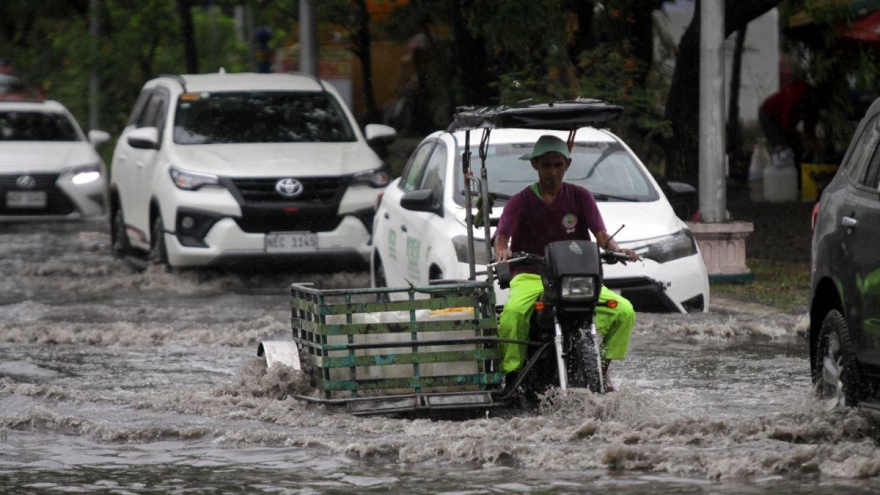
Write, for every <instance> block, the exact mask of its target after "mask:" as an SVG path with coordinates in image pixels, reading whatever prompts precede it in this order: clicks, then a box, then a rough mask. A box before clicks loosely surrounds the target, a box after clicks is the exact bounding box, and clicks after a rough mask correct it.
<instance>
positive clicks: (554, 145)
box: [519, 134, 571, 160]
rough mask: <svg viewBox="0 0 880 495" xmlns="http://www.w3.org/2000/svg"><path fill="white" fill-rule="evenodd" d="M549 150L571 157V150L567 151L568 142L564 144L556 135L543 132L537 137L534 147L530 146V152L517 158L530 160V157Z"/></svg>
mask: <svg viewBox="0 0 880 495" xmlns="http://www.w3.org/2000/svg"><path fill="white" fill-rule="evenodd" d="M551 151H555V152H557V153H561V154H562V156H564V157H565V158H571V152H569V151H568V144H566V142H565V141H563V140H561V139H559V138H558V137H556V136H551V135H549V134H545V135H543V136H541V137H539V138H538V142H536V143H535V147H534V148H532V152H531V153H530V154H527V155H523V156H521V157H519V159H520V160H531V159H532V158H538V157H539V156H541V155H543V154H544V153H549V152H551Z"/></svg>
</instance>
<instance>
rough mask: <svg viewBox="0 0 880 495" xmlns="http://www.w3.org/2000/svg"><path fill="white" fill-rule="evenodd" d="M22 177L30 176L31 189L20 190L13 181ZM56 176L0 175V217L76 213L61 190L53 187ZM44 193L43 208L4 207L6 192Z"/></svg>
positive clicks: (73, 206)
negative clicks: (31, 178)
mask: <svg viewBox="0 0 880 495" xmlns="http://www.w3.org/2000/svg"><path fill="white" fill-rule="evenodd" d="M22 175H30V176H31V177H33V178H34V180H35V181H36V185H35V186H34V187H33V188H31V189H21V188H20V187H18V186H17V185H16V184H15V181H16V180H17V179H18V178H19V177H21V176H22ZM57 181H58V174H14V175H0V191H2V192H3V194H2V195H0V215H8V216H15V215H21V216H33V215H69V214H71V213H73V212H74V211H76V206H75V205H74V204H73V202H72V201H71V200H70V198H68V197H67V195H66V194H64V192H63V191H61V189H58V188H57V187H55V182H57ZM25 190H27V191H46V207H45V208H9V207H7V206H6V191H25Z"/></svg>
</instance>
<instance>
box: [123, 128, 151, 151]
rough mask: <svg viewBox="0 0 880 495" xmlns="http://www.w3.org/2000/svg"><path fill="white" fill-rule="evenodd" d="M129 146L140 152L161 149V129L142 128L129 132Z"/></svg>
mask: <svg viewBox="0 0 880 495" xmlns="http://www.w3.org/2000/svg"><path fill="white" fill-rule="evenodd" d="M128 145H129V146H131V147H132V148H136V149H139V150H157V149H159V129H157V128H155V127H141V128H139V129H135V130H133V131H131V132H129V133H128Z"/></svg>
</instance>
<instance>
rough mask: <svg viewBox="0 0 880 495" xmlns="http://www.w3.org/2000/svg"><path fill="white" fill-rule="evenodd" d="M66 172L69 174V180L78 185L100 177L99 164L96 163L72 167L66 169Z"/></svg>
mask: <svg viewBox="0 0 880 495" xmlns="http://www.w3.org/2000/svg"><path fill="white" fill-rule="evenodd" d="M68 174H70V181H71V182H73V183H74V184H76V185H78V186H80V185H83V184H88V183H89V182H95V181H96V180H98V179H100V178H101V166H100V165H98V164H97V163H93V164H91V165H83V166H81V167H74V168H72V169H70V170H69V171H68Z"/></svg>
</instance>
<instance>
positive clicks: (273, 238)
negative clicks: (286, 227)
mask: <svg viewBox="0 0 880 495" xmlns="http://www.w3.org/2000/svg"><path fill="white" fill-rule="evenodd" d="M317 250H318V235H317V234H312V233H311V232H270V233H268V234H266V252H267V253H308V252H312V251H317Z"/></svg>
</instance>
